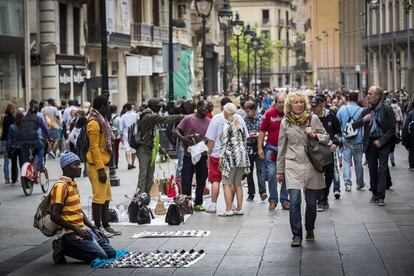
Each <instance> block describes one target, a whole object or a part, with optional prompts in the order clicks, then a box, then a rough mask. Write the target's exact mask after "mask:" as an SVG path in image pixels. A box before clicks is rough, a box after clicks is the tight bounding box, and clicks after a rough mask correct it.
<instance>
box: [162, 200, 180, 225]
mask: <svg viewBox="0 0 414 276" xmlns="http://www.w3.org/2000/svg"><path fill="white" fill-rule="evenodd" d="M165 222H166V223H168V225H180V224H181V223H183V222H184V215H183V213H182V212H181V210H180V208H178V206H177V205H176V204H175V203H171V204H170V206H168V211H167V215H166V216H165Z"/></svg>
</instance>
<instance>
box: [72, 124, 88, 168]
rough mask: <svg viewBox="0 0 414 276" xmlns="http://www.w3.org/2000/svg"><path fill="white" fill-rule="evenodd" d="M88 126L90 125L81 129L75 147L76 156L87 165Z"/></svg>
mask: <svg viewBox="0 0 414 276" xmlns="http://www.w3.org/2000/svg"><path fill="white" fill-rule="evenodd" d="M87 125H88V124H86V125H85V126H84V127H82V128H81V130H80V132H79V136H78V139H77V140H76V145H75V148H76V154H77V155H78V156H79V159H80V160H81V161H82V163H86V154H87V152H88V150H89V138H88V133H87V131H86V127H87Z"/></svg>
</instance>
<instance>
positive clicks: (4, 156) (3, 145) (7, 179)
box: [1, 141, 10, 182]
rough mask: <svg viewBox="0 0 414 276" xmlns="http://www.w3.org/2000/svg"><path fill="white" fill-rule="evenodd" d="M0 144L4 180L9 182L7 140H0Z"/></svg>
mask: <svg viewBox="0 0 414 276" xmlns="http://www.w3.org/2000/svg"><path fill="white" fill-rule="evenodd" d="M1 143H2V144H1V145H2V148H3V158H4V163H3V173H4V179H5V180H6V182H10V170H9V163H10V162H9V156H8V155H7V141H1Z"/></svg>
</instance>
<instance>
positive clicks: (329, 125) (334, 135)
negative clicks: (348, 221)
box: [311, 94, 341, 212]
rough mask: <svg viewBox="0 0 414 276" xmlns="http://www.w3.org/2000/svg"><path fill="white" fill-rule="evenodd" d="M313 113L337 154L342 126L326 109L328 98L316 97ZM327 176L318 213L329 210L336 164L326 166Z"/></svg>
mask: <svg viewBox="0 0 414 276" xmlns="http://www.w3.org/2000/svg"><path fill="white" fill-rule="evenodd" d="M311 106H312V111H313V112H314V113H315V114H316V115H318V117H319V120H320V121H321V123H322V125H323V127H324V128H325V130H326V132H328V134H329V137H330V140H331V141H330V150H331V151H332V155H333V153H334V152H335V150H336V148H337V147H338V146H340V145H341V143H340V141H339V135H341V125H340V124H339V120H338V119H337V118H336V116H335V114H334V113H333V112H331V111H330V110H329V109H326V108H325V106H326V97H325V96H324V95H322V94H319V95H316V96H315V97H314V98H313V99H312V101H311ZM324 169H325V172H324V176H325V185H326V187H325V189H323V190H322V192H321V194H320V196H319V198H318V208H317V210H318V212H323V211H325V210H327V209H329V203H328V196H329V190H330V188H331V184H332V181H333V179H334V174H335V164H334V162H332V163H330V164H328V165H326V167H325V168H324Z"/></svg>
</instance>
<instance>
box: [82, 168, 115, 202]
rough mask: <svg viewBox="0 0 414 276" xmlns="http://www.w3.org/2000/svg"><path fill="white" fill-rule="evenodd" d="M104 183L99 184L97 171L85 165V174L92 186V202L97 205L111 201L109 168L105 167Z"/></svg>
mask: <svg viewBox="0 0 414 276" xmlns="http://www.w3.org/2000/svg"><path fill="white" fill-rule="evenodd" d="M105 172H106V176H107V178H106V183H101V182H100V181H99V177H98V170H97V169H96V167H95V165H91V164H89V163H86V173H87V174H88V177H89V181H90V182H91V184H92V202H93V203H97V204H104V203H105V201H111V200H112V191H111V181H110V179H109V168H108V167H105Z"/></svg>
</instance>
